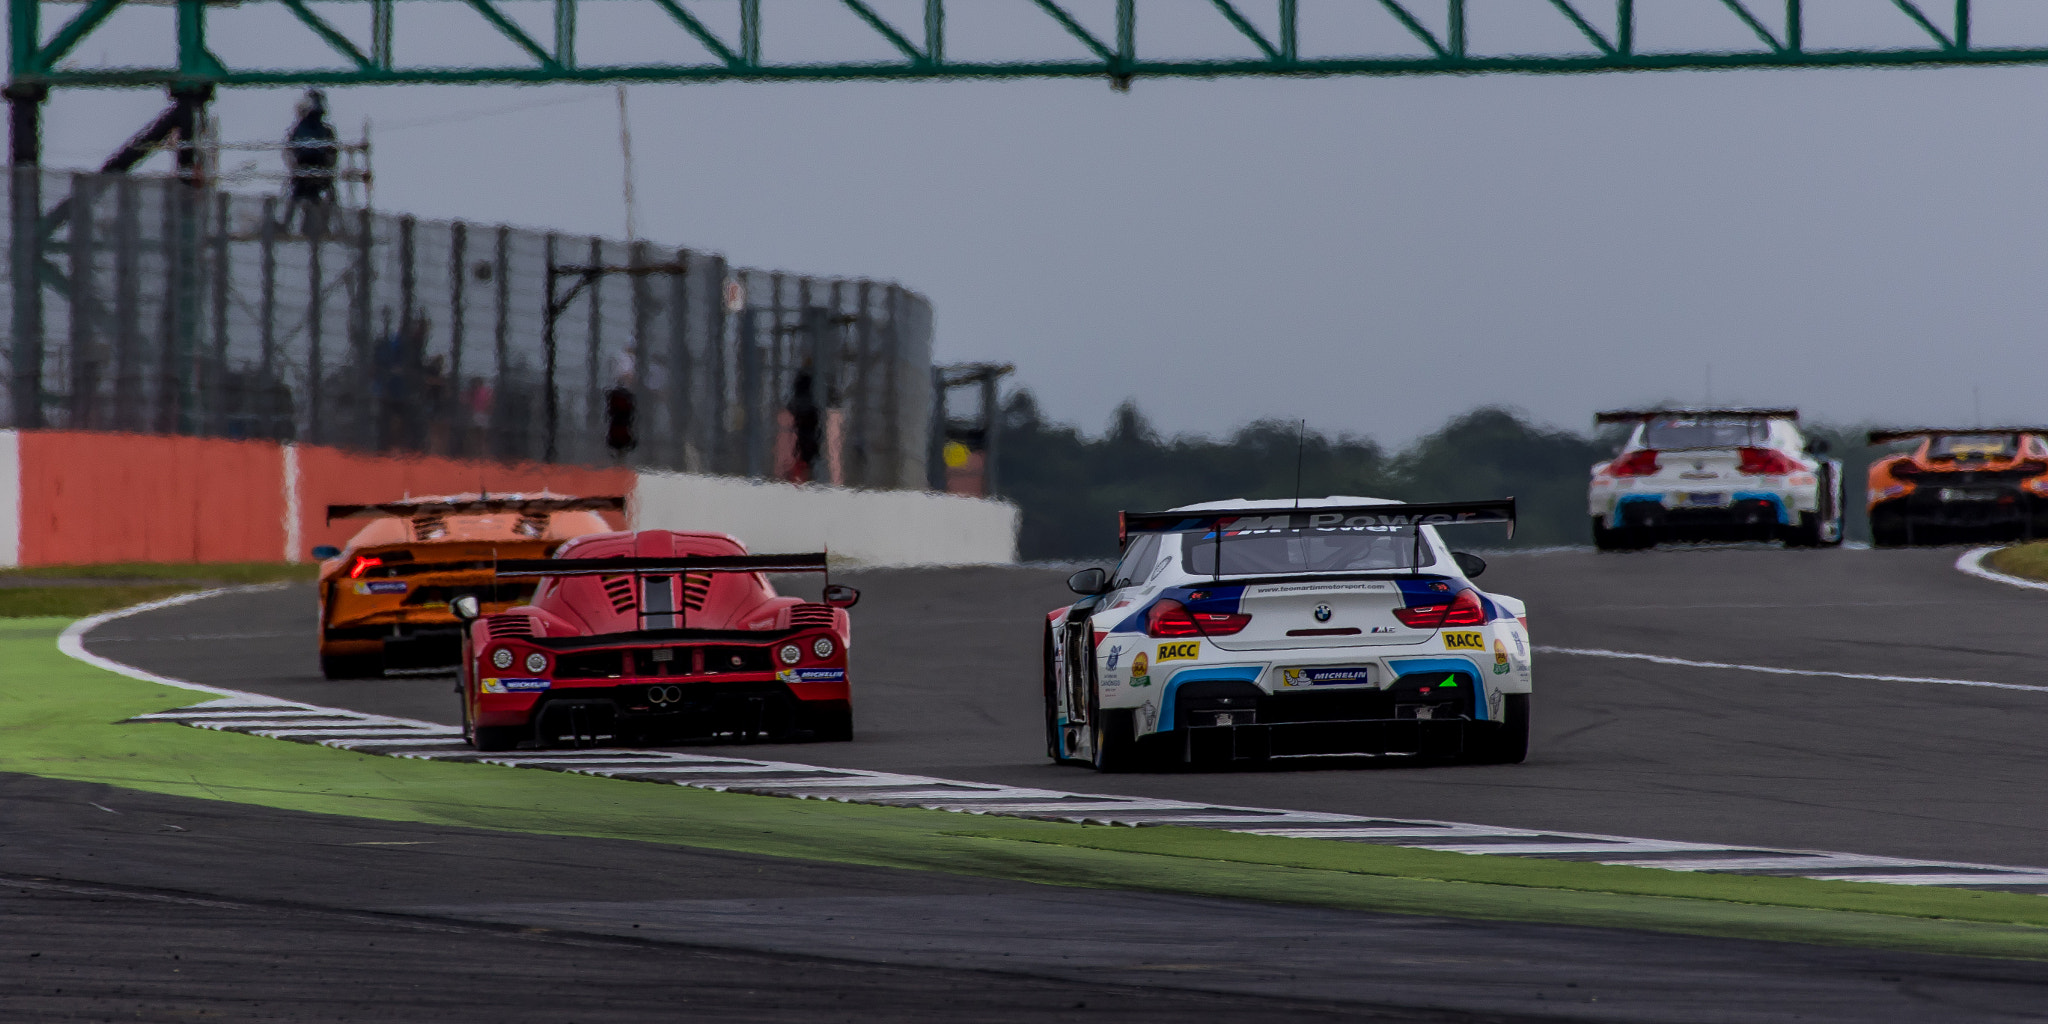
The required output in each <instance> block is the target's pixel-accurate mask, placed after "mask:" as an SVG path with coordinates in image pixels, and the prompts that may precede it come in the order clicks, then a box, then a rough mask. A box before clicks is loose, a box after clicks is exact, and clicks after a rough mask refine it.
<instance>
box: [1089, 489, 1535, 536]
mask: <svg viewBox="0 0 2048 1024" xmlns="http://www.w3.org/2000/svg"><path fill="white" fill-rule="evenodd" d="M1485 523H1500V524H1504V525H1506V526H1507V528H1508V536H1509V537H1513V536H1514V535H1515V499H1513V498H1495V499H1492V500H1489V501H1433V502H1419V503H1415V504H1407V505H1400V504H1388V505H1319V506H1316V507H1314V508H1295V509H1290V508H1229V509H1203V510H1201V511H1190V512H1121V513H1118V517H1117V543H1118V544H1119V545H1124V544H1129V543H1130V539H1131V536H1132V535H1133V534H1139V533H1193V532H1196V531H1200V532H1203V533H1208V532H1212V531H1215V532H1220V533H1221V534H1223V535H1226V536H1227V535H1229V534H1234V533H1258V532H1267V531H1321V530H1363V529H1371V528H1374V527H1379V528H1394V529H1399V528H1403V527H1410V526H1477V525H1481V524H1485ZM1416 536H1417V537H1418V538H1420V536H1421V534H1419V533H1418V534H1417V535H1416ZM1418 543H1419V540H1418Z"/></svg>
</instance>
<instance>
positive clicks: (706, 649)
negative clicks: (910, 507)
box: [462, 530, 857, 750]
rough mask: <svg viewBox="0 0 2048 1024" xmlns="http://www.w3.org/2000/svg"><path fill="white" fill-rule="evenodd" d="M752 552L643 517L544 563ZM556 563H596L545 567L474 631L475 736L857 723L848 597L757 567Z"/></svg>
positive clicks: (837, 732)
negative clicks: (806, 591)
mask: <svg viewBox="0 0 2048 1024" xmlns="http://www.w3.org/2000/svg"><path fill="white" fill-rule="evenodd" d="M746 554H747V550H746V548H745V546H744V545H742V544H741V543H740V542H739V541H737V540H735V539H733V538H732V537H730V536H727V535H726V534H722V533H684V532H677V531H671V530H641V531H638V532H632V533H605V534H597V535H593V536H588V537H581V538H578V539H575V540H572V541H570V542H568V543H567V544H564V545H562V547H561V548H560V549H559V550H558V551H557V552H556V555H555V558H554V559H552V560H551V561H550V562H549V563H546V564H550V565H554V566H562V563H564V562H581V561H586V560H587V561H601V560H605V559H634V560H638V561H640V562H641V563H643V565H644V564H646V563H647V562H648V561H649V560H668V561H675V562H687V561H688V560H689V559H691V558H698V557H706V556H709V557H711V558H713V559H715V558H717V557H719V556H745V555H746ZM808 557H812V558H815V559H816V560H817V564H816V565H815V566H814V567H813V571H815V570H817V569H822V567H823V557H822V556H821V555H820V556H808ZM525 564H528V565H539V564H542V563H525ZM559 571H563V572H575V573H587V574H584V575H563V576H550V577H548V578H545V579H543V581H542V582H541V584H540V586H539V588H538V589H537V590H536V591H535V593H534V597H533V603H531V604H529V605H526V606H523V607H518V608H513V609H511V610H509V611H505V612H501V613H499V614H495V615H486V616H483V617H481V618H479V619H477V620H476V621H474V622H472V623H471V624H470V628H469V630H468V632H467V633H466V634H465V636H464V638H463V660H462V699H463V721H464V723H465V726H466V729H465V731H466V732H467V734H468V736H469V738H470V741H471V743H472V744H474V745H476V746H477V747H478V748H479V749H486V750H489V749H497V750H502V749H508V748H510V747H511V746H512V745H514V744H516V743H518V742H521V741H526V740H531V741H535V742H538V743H539V744H541V745H543V746H546V745H551V744H556V743H565V742H566V743H579V744H580V743H595V742H605V743H620V742H624V743H634V742H664V741H666V742H677V741H691V740H719V739H724V740H738V741H748V740H763V739H774V740H787V739H803V738H811V739H851V738H852V700H851V692H850V690H849V687H848V682H847V671H846V669H847V647H848V646H849V641H850V639H851V638H850V633H849V620H848V617H847V613H846V610H845V608H844V607H834V606H832V605H828V604H822V603H818V602H811V601H805V600H802V599H800V598H796V597H784V596H780V595H778V594H776V592H775V589H774V587H772V586H771V585H770V584H769V582H768V580H767V578H766V577H765V576H764V575H763V574H762V573H760V572H753V571H728V570H711V571H701V572H700V571H688V572H675V571H673V570H671V571H668V572H662V571H658V570H648V569H645V568H642V569H640V570H637V571H629V572H622V573H618V574H609V573H604V572H602V570H601V569H600V568H599V567H597V566H590V567H589V568H587V569H586V568H584V567H583V566H573V565H572V566H562V568H561V569H560V570H559ZM508 574H509V573H508ZM838 589H845V588H838ZM849 592H850V590H849ZM856 596H857V595H856ZM843 603H845V604H850V603H851V601H850V600H848V601H845V602H843Z"/></svg>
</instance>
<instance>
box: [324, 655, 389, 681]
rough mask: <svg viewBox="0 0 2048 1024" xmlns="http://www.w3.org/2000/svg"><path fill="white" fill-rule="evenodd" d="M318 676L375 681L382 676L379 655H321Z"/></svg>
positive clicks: (382, 664) (382, 665) (381, 663)
mask: <svg viewBox="0 0 2048 1024" xmlns="http://www.w3.org/2000/svg"><path fill="white" fill-rule="evenodd" d="M320 674H321V675H323V676H326V677H327V678H329V679H375V678H377V677H379V676H381V675H383V674H384V656H383V655H381V654H323V655H321V656H320Z"/></svg>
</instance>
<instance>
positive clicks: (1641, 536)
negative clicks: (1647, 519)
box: [1593, 516, 1656, 551]
mask: <svg viewBox="0 0 2048 1024" xmlns="http://www.w3.org/2000/svg"><path fill="white" fill-rule="evenodd" d="M1604 518H1605V517H1604V516H1594V517H1593V546H1594V547H1595V548H1597V549H1599V550H1601V551H1641V550H1643V549H1644V548H1649V547H1654V546H1655V545H1656V540H1655V539H1654V538H1652V537H1651V536H1650V533H1649V531H1648V530H1645V529H1642V528H1641V527H1628V526H1622V527H1616V528H1613V529H1609V528H1608V527H1607V526H1606V525H1605V524H1604V523H1602V522H1601V520H1602V519H1604Z"/></svg>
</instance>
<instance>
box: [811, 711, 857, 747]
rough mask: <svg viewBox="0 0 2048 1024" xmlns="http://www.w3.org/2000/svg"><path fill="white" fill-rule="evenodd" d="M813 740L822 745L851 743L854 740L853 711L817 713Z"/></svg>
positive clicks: (812, 734)
mask: <svg viewBox="0 0 2048 1024" xmlns="http://www.w3.org/2000/svg"><path fill="white" fill-rule="evenodd" d="M811 739H813V740H816V741H819V742H822V743H850V742H852V740H853V709H852V708H845V709H839V708H834V709H832V710H830V711H820V712H816V713H815V717H813V718H812V719H811Z"/></svg>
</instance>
